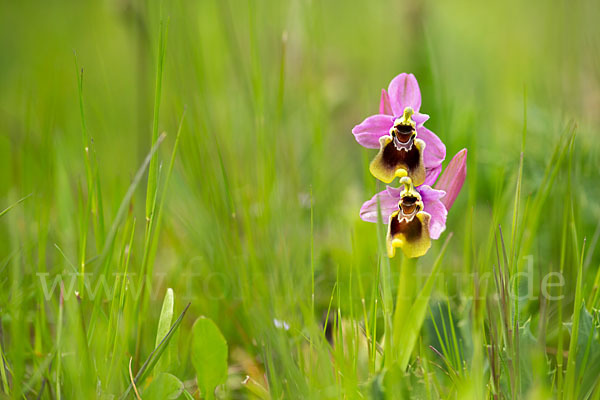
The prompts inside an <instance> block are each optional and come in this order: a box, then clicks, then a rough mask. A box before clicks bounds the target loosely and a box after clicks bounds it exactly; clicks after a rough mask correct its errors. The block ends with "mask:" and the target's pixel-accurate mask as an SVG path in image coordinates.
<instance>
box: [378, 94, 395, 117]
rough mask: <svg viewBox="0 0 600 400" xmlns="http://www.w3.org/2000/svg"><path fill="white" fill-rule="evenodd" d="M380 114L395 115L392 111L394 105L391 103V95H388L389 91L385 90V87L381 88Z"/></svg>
mask: <svg viewBox="0 0 600 400" xmlns="http://www.w3.org/2000/svg"><path fill="white" fill-rule="evenodd" d="M379 114H385V115H394V113H393V112H392V106H391V105H390V96H388V93H387V92H386V91H385V89H381V101H380V102H379Z"/></svg>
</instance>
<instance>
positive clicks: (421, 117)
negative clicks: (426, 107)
mask: <svg viewBox="0 0 600 400" xmlns="http://www.w3.org/2000/svg"><path fill="white" fill-rule="evenodd" d="M412 119H413V121H415V123H416V124H417V127H421V126H422V125H423V124H424V123H425V122H427V120H428V119H429V115H427V114H422V113H419V112H416V113H414V114H413V116H412Z"/></svg>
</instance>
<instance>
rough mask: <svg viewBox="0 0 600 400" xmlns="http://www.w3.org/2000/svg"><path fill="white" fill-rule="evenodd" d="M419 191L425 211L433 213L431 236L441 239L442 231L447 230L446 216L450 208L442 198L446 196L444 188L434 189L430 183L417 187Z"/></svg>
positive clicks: (430, 226) (430, 221)
mask: <svg viewBox="0 0 600 400" xmlns="http://www.w3.org/2000/svg"><path fill="white" fill-rule="evenodd" d="M417 191H418V192H419V193H420V194H421V198H422V199H423V205H424V211H425V212H426V213H428V214H429V215H431V220H429V236H430V237H431V238H432V239H439V237H440V235H441V234H442V232H444V231H445V230H446V217H447V215H448V210H447V209H446V207H445V206H444V203H443V202H442V201H441V200H440V199H443V198H444V196H445V194H446V193H445V192H444V191H442V190H436V189H432V188H431V187H430V186H428V185H421V186H419V187H417Z"/></svg>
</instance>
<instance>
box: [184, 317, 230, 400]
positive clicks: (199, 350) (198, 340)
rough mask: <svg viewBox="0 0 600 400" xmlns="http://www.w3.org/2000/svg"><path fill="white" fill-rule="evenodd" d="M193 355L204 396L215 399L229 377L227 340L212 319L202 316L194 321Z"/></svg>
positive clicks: (193, 362) (199, 385)
mask: <svg viewBox="0 0 600 400" xmlns="http://www.w3.org/2000/svg"><path fill="white" fill-rule="evenodd" d="M191 357H192V364H193V365H194V368H195V369H196V378H197V379H198V388H199V389H200V391H201V392H202V396H203V397H205V398H207V399H213V398H214V392H215V388H216V387H217V386H218V385H221V384H223V383H225V380H226V379H227V342H226V341H225V338H224V337H223V335H222V334H221V331H220V330H219V328H218V327H217V325H215V323H214V322H213V321H212V320H210V319H208V318H205V317H200V318H198V319H197V320H196V322H195V323H194V326H193V327H192V346H191Z"/></svg>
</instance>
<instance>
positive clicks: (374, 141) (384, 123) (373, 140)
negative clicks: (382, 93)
mask: <svg viewBox="0 0 600 400" xmlns="http://www.w3.org/2000/svg"><path fill="white" fill-rule="evenodd" d="M393 125H394V118H393V117H391V116H389V115H384V114H377V115H371V116H370V117H367V119H365V120H364V121H363V122H361V123H360V124H358V125H356V126H355V127H354V128H353V129H352V133H353V134H354V137H355V138H356V141H357V142H358V143H359V144H361V145H362V146H364V147H366V148H368V149H378V148H379V138H380V137H382V136H385V135H389V134H390V128H391V127H392V126H393Z"/></svg>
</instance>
